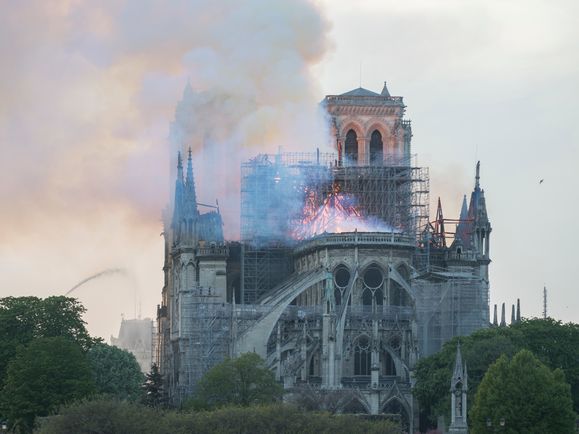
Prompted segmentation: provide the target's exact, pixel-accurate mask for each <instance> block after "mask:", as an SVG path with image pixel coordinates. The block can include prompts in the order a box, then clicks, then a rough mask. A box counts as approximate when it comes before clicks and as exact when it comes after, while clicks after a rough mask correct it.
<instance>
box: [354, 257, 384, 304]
mask: <svg viewBox="0 0 579 434" xmlns="http://www.w3.org/2000/svg"><path fill="white" fill-rule="evenodd" d="M360 276H361V277H362V279H361V280H362V304H363V305H372V304H373V303H372V300H375V303H376V304H377V305H383V304H384V282H386V279H388V273H387V272H386V270H385V269H384V267H382V266H381V265H380V264H378V263H376V262H374V261H372V262H370V263H368V264H367V265H365V266H364V268H363V269H362V271H361V273H360Z"/></svg>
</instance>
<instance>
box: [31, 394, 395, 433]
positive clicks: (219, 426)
mask: <svg viewBox="0 0 579 434" xmlns="http://www.w3.org/2000/svg"><path fill="white" fill-rule="evenodd" d="M61 433H75V434H94V433H143V434H164V433H220V434H240V433H279V434H294V433H300V434H333V433H348V434H362V433H364V434H378V433H380V434H399V433H400V427H399V426H398V425H397V424H396V423H394V422H392V421H388V420H383V419H382V420H368V419H365V418H360V417H356V416H353V415H336V416H332V415H330V414H328V413H320V412H315V413H314V412H304V411H301V410H299V409H297V408H296V407H293V406H290V405H280V404H274V405H269V406H252V407H244V408H240V407H224V408H220V409H217V410H213V411H201V412H184V411H170V410H169V411H167V410H165V411H162V412H160V411H157V410H155V409H151V408H147V407H144V406H143V405H139V404H137V403H134V402H128V401H118V400H111V399H106V398H105V399H103V398H102V397H99V398H96V399H92V400H84V401H81V402H76V403H73V404H71V405H68V406H66V407H64V408H62V409H61V411H60V414H59V415H56V416H53V417H50V418H48V419H47V420H45V421H44V422H43V423H42V425H41V426H40V428H39V430H38V434H61Z"/></svg>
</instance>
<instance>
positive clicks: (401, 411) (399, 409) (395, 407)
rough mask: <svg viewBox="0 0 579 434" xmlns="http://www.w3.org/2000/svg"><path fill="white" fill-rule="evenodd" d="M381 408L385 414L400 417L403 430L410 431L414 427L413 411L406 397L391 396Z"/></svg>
mask: <svg viewBox="0 0 579 434" xmlns="http://www.w3.org/2000/svg"><path fill="white" fill-rule="evenodd" d="M380 407H381V409H382V413H384V414H398V415H400V425H401V427H402V429H403V430H407V429H409V428H410V426H411V425H412V424H411V422H412V421H411V418H412V410H411V409H410V405H409V404H408V402H407V401H406V399H404V397H402V396H398V395H396V396H390V397H388V398H387V399H386V400H385V402H384V403H383V404H382V405H381V406H380Z"/></svg>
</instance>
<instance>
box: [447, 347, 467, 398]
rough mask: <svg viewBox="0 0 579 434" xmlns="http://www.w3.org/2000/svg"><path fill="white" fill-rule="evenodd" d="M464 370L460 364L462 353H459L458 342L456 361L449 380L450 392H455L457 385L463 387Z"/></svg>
mask: <svg viewBox="0 0 579 434" xmlns="http://www.w3.org/2000/svg"><path fill="white" fill-rule="evenodd" d="M464 377H465V376H464V368H463V364H462V353H461V351H460V341H459V342H458V344H457V345H456V359H455V360H454V371H453V373H452V379H451V380H450V390H451V391H453V392H454V391H455V390H457V386H458V385H459V384H461V385H462V387H464V380H465V378H464Z"/></svg>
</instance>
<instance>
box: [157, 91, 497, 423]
mask: <svg viewBox="0 0 579 434" xmlns="http://www.w3.org/2000/svg"><path fill="white" fill-rule="evenodd" d="M188 98H194V94H193V93H192V92H191V91H190V90H188V91H186V92H185V96H184V99H183V101H181V102H180V104H179V108H178V113H177V116H176V119H179V118H182V117H183V116H184V114H183V113H181V112H180V110H184V111H185V112H186V108H187V106H188ZM322 105H323V107H324V108H325V110H326V111H327V113H328V115H329V116H328V117H329V119H330V123H331V125H330V130H331V133H332V141H333V147H334V152H333V153H328V154H326V153H320V152H319V151H317V150H315V149H312V152H311V153H310V154H299V155H298V154H277V155H258V156H256V157H255V158H253V159H251V160H250V161H248V162H246V163H244V164H243V166H242V171H241V177H242V179H241V207H240V208H241V240H240V241H236V242H229V241H227V240H224V238H223V231H222V227H223V224H222V220H221V216H220V212H219V209H218V208H217V207H210V208H207V207H206V206H201V205H200V204H199V203H198V202H197V198H196V191H195V180H194V174H193V168H192V156H191V154H190V153H188V150H187V143H186V141H185V140H184V139H183V135H177V136H179V137H180V140H181V142H180V143H177V146H178V147H179V148H180V149H181V151H180V153H179V157H178V163H177V171H176V180H175V188H174V198H173V200H172V205H171V207H170V209H168V211H167V212H166V213H165V216H164V239H165V262H164V267H163V270H164V286H163V290H162V302H161V304H160V305H159V307H158V315H157V336H158V341H157V343H156V359H157V362H158V363H159V365H160V368H161V372H162V373H163V375H164V376H165V381H166V384H167V389H168V392H169V394H170V397H171V400H172V401H173V402H174V403H175V404H178V403H179V402H181V401H182V400H183V399H186V397H187V396H190V395H191V394H193V393H194V391H195V384H196V382H197V381H198V380H199V379H200V378H201V376H202V375H203V374H204V373H205V372H206V371H207V370H208V369H209V368H211V367H212V366H214V365H215V364H217V363H219V362H220V361H222V360H223V359H224V358H226V357H232V356H237V355H240V354H243V353H245V352H250V351H252V352H256V353H258V354H259V355H260V356H261V357H263V359H264V360H265V361H266V363H267V365H268V366H269V367H270V369H271V370H272V372H273V373H274V374H275V376H276V378H277V379H278V381H279V382H280V383H282V384H283V385H284V387H285V389H286V391H287V393H288V396H291V394H293V393H299V390H301V389H300V388H303V387H306V385H307V387H314V388H319V389H320V390H322V391H324V390H328V391H330V390H331V391H336V390H339V391H343V392H344V396H347V397H348V399H345V401H344V403H343V407H342V409H341V410H342V411H343V412H355V413H368V414H397V415H399V417H400V418H401V420H402V421H403V423H404V425H405V426H406V427H407V429H409V430H410V432H414V431H413V430H414V427H415V426H416V419H417V413H418V412H417V407H416V402H415V400H414V399H413V395H412V386H413V370H414V367H415V364H416V361H417V360H418V359H419V358H420V357H421V356H424V355H429V354H432V353H434V352H436V351H438V350H439V349H440V347H441V345H442V344H443V343H444V342H446V341H447V340H449V339H451V338H452V337H453V336H457V335H467V334H470V333H471V332H473V331H474V330H477V329H480V328H483V327H487V326H488V325H489V304H488V303H489V301H488V297H489V277H488V267H489V264H490V243H489V241H490V234H491V225H490V222H489V218H488V215H487V211H486V204H485V196H484V190H482V188H481V183H480V166H479V165H478V164H477V166H476V172H475V179H474V186H473V191H472V193H471V195H470V201H467V199H466V195H465V198H464V203H463V207H462V210H461V212H460V217H459V218H457V219H453V220H447V219H445V218H444V216H443V212H442V206H441V205H440V200H439V206H438V209H437V213H436V216H435V218H430V216H429V213H428V201H429V186H428V170H427V169H425V168H420V167H417V166H416V165H415V164H414V158H413V155H412V153H411V139H412V129H411V123H410V121H408V120H406V119H405V118H404V114H405V108H406V107H405V105H404V102H403V98H402V97H396V96H391V95H390V93H389V91H388V88H387V87H386V84H385V85H384V88H383V90H382V91H381V93H375V92H372V91H369V90H366V89H362V88H358V89H355V90H353V91H350V92H347V93H344V94H341V95H330V96H327V97H326V98H325V99H324V101H323V102H322ZM177 127H178V125H177ZM185 155H187V162H186V171H185V173H184V170H183V166H184V163H183V156H185ZM204 182H208V181H207V180H205V181H204ZM201 208H203V209H205V210H208V211H206V212H202V210H201Z"/></svg>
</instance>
